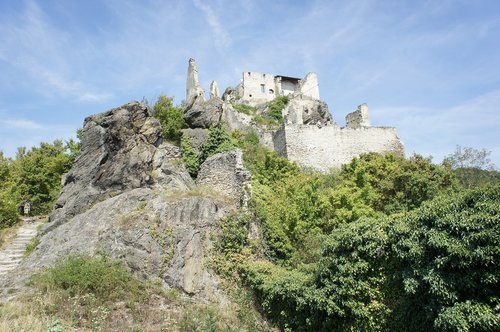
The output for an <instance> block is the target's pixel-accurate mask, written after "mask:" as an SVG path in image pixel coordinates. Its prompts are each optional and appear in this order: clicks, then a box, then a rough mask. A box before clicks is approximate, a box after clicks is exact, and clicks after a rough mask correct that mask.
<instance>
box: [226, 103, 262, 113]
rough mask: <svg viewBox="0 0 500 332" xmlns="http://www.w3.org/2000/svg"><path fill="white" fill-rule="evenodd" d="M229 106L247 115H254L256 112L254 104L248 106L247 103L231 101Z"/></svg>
mask: <svg viewBox="0 0 500 332" xmlns="http://www.w3.org/2000/svg"><path fill="white" fill-rule="evenodd" d="M231 106H233V108H234V110H235V111H236V112H238V113H243V114H247V115H255V113H257V109H256V108H255V107H254V106H250V105H247V104H240V103H235V102H232V103H231Z"/></svg>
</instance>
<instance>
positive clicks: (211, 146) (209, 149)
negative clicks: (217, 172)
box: [200, 126, 236, 164]
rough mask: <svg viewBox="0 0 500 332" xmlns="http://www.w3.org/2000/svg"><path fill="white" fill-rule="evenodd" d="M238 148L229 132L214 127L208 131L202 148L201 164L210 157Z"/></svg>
mask: <svg viewBox="0 0 500 332" xmlns="http://www.w3.org/2000/svg"><path fill="white" fill-rule="evenodd" d="M235 148H236V145H235V144H234V142H233V139H232V137H231V135H230V134H229V132H228V131H227V130H226V129H225V128H224V127H223V126H220V127H212V128H210V129H209V130H208V137H207V140H206V141H205V142H204V143H203V145H202V146H201V156H200V164H201V163H203V162H204V161H205V160H206V159H207V158H208V157H210V156H213V155H214V154H217V153H220V152H226V151H231V150H234V149H235Z"/></svg>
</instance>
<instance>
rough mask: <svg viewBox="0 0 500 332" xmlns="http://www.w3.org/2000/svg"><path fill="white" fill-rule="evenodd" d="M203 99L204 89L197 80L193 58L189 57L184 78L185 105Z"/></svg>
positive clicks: (196, 70)
mask: <svg viewBox="0 0 500 332" xmlns="http://www.w3.org/2000/svg"><path fill="white" fill-rule="evenodd" d="M196 101H197V102H204V101H205V90H203V88H202V87H201V85H200V82H199V80H198V68H196V62H195V61H194V59H189V64H188V72H187V80H186V105H188V106H191V105H193V104H194V103H195V102H196Z"/></svg>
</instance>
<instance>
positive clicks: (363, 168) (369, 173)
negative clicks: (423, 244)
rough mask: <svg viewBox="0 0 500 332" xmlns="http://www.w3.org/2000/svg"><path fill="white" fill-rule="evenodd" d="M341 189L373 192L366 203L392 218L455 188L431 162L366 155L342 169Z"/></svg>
mask: <svg viewBox="0 0 500 332" xmlns="http://www.w3.org/2000/svg"><path fill="white" fill-rule="evenodd" d="M339 181H340V182H342V185H341V186H344V187H345V186H347V187H351V188H352V187H356V188H359V189H361V190H363V189H365V190H368V191H370V192H372V194H373V196H372V198H373V199H371V201H367V203H368V204H369V205H370V206H371V207H372V208H373V209H374V210H376V211H381V212H384V213H386V214H391V213H394V212H400V211H409V210H412V209H414V208H417V207H419V206H420V204H422V202H424V201H426V200H430V199H432V198H433V197H436V196H437V195H438V194H440V193H441V192H443V191H446V190H448V189H454V188H455V187H456V184H457V182H456V178H455V176H454V174H453V173H452V172H450V170H449V169H448V168H446V167H443V166H439V165H436V164H433V163H432V162H431V159H430V158H424V157H422V156H420V155H417V154H415V155H413V156H411V157H410V158H408V159H405V158H404V157H401V156H398V155H394V154H386V155H381V154H377V153H367V154H363V155H361V156H360V157H359V158H354V159H353V160H352V161H351V162H350V163H349V164H347V165H345V166H344V167H342V171H341V173H340V178H339Z"/></svg>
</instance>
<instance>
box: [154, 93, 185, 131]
mask: <svg viewBox="0 0 500 332" xmlns="http://www.w3.org/2000/svg"><path fill="white" fill-rule="evenodd" d="M173 100H174V98H173V97H167V96H164V95H161V96H159V97H158V101H157V102H156V103H155V104H154V106H153V116H154V117H156V118H157V119H158V120H160V123H161V125H162V132H163V137H164V138H165V139H168V140H172V141H179V140H180V138H181V129H182V128H185V127H186V122H185V121H184V112H183V110H182V108H181V107H175V106H174V102H173Z"/></svg>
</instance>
